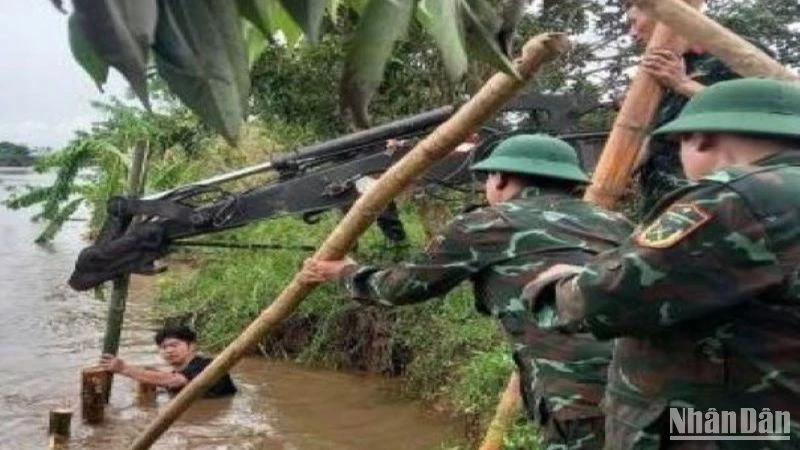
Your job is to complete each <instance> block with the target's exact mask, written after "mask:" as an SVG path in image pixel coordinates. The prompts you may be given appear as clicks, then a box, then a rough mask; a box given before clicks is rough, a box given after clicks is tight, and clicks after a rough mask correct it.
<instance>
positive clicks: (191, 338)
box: [156, 325, 197, 345]
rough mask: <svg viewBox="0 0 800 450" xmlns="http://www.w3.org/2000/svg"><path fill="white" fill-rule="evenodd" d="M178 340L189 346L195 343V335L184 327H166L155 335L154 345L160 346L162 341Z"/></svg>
mask: <svg viewBox="0 0 800 450" xmlns="http://www.w3.org/2000/svg"><path fill="white" fill-rule="evenodd" d="M169 338H172V339H179V340H181V341H184V342H186V343H187V344H191V343H194V342H196V341H197V334H196V333H195V332H194V331H192V329H191V328H189V327H187V326H186V325H168V326H165V327H164V328H162V329H160V330H158V332H157V333H156V345H161V343H162V342H164V339H169Z"/></svg>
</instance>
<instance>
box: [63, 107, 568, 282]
mask: <svg viewBox="0 0 800 450" xmlns="http://www.w3.org/2000/svg"><path fill="white" fill-rule="evenodd" d="M579 105H580V103H579V102H578V101H576V100H574V99H571V100H568V99H565V98H564V97H561V96H544V95H541V94H534V95H529V96H527V97H521V98H518V99H516V100H515V101H514V102H512V103H511V104H510V105H509V106H508V107H507V111H514V112H525V113H528V114H529V116H528V117H527V118H526V120H528V121H529V124H528V126H527V127H524V128H523V129H522V131H531V128H533V129H535V131H545V132H550V133H554V134H557V133H559V132H560V131H562V130H565V131H572V130H570V128H571V125H572V124H573V123H574V121H575V119H576V118H577V117H578V116H579V113H580V110H579ZM454 110H455V109H454V108H453V107H452V106H446V107H442V108H439V109H436V110H433V111H429V112H426V113H422V114H419V115H416V116H412V117H409V118H406V119H401V120H398V121H394V122H391V123H388V124H385V125H381V126H378V127H375V128H371V129H368V130H364V131H360V132H356V133H352V134H349V135H346V136H343V137H340V138H337V139H334V140H331V141H327V142H323V143H320V144H316V145H312V146H309V147H305V148H303V149H299V150H297V151H295V152H293V153H290V154H285V155H281V156H278V157H276V158H273V159H272V160H270V161H268V162H266V163H263V164H260V165H257V166H252V167H248V168H245V169H242V170H239V171H236V172H231V173H228V174H224V175H220V176H217V177H214V178H210V179H208V180H203V181H200V182H197V183H194V184H191V185H188V186H183V187H180V188H176V189H173V190H170V191H167V192H164V193H160V194H155V195H151V196H148V197H145V198H142V199H136V198H126V197H114V198H112V199H110V200H109V202H108V205H107V208H108V210H107V212H108V218H107V220H106V223H105V224H104V226H103V228H102V229H101V231H100V234H99V236H98V239H97V241H96V242H95V243H94V245H92V246H90V247H87V248H86V249H84V250H83V251H81V253H80V255H79V256H78V259H77V261H76V264H75V270H74V272H73V273H72V275H71V277H70V279H69V285H70V286H71V287H72V288H73V289H75V290H79V291H80V290H86V289H90V288H92V287H95V286H97V285H99V284H101V283H103V282H105V281H109V280H112V279H114V278H116V277H118V276H120V275H123V274H126V273H137V274H153V273H157V272H158V271H159V270H158V269H156V267H155V264H154V263H155V261H156V260H158V259H160V258H163V257H164V256H165V255H167V254H168V253H169V252H170V250H172V249H173V248H174V247H175V246H176V245H179V244H180V243H182V242H185V241H183V240H185V239H187V238H191V237H195V236H200V235H206V234H210V233H216V232H220V231H223V230H229V229H232V228H237V227H241V226H245V225H248V224H250V223H253V222H256V221H260V220H266V219H270V218H276V217H280V216H286V215H299V216H302V217H303V219H304V220H305V221H306V222H308V223H314V221H315V220H316V216H318V215H319V214H321V213H324V212H326V211H329V210H332V209H341V210H345V209H347V208H349V207H350V206H351V205H352V204H353V203H354V202H355V201H356V199H357V198H358V196H359V195H360V194H361V193H363V192H364V190H365V189H366V188H367V187H368V186H369V184H370V183H371V181H373V180H374V178H376V177H377V176H379V175H380V173H382V172H383V171H385V170H386V169H388V168H389V167H391V166H392V165H393V164H394V163H395V162H397V161H398V160H400V159H401V158H402V157H403V156H405V154H406V153H408V152H409V151H410V150H411V148H412V147H413V144H414V143H415V142H416V141H417V140H418V139H420V138H422V137H423V136H425V135H426V134H427V133H429V132H430V130H432V129H433V128H434V127H436V126H437V125H439V124H440V123H442V122H444V121H445V120H447V119H448V118H449V117H450V116H451V115H452V113H453V112H454ZM542 114H544V118H542V117H541V115H542ZM503 132H504V130H502V126H498V125H492V124H490V125H489V126H487V127H485V128H484V129H482V130H480V131H479V132H478V133H476V135H475V138H474V139H473V140H472V142H466V143H464V144H462V145H461V146H459V147H458V148H457V149H455V150H454V151H453V152H452V153H451V154H450V155H448V157H446V158H445V159H443V160H442V161H440V162H438V163H437V164H435V165H434V167H432V168H431V169H430V170H429V171H428V172H426V173H425V174H424V176H423V177H422V178H421V179H420V180H419V181H418V183H417V184H418V185H423V186H426V185H442V186H445V187H453V186H462V185H465V184H469V183H470V182H472V181H474V179H473V178H472V174H471V173H470V171H469V166H470V165H471V164H472V163H473V162H475V161H477V160H480V159H482V158H483V157H485V154H486V153H488V151H489V150H491V147H492V144H493V143H494V142H495V141H496V140H497V139H498V138H499V137H500V136H502V135H503ZM582 136H583V135H576V136H574V138H575V139H581V138H582ZM567 139H569V137H568V136H567ZM268 172H272V173H275V174H277V177H276V178H275V179H274V180H272V181H270V182H267V183H265V184H263V185H261V186H258V187H256V188H254V189H250V190H247V191H244V192H230V191H227V190H225V189H223V188H222V187H221V185H222V184H224V183H227V182H230V181H233V180H238V179H242V178H245V177H249V176H253V175H255V174H260V173H268ZM377 223H378V226H379V227H380V228H381V231H382V232H383V233H384V235H386V237H387V238H389V239H390V240H394V241H402V240H404V239H405V232H404V230H403V227H402V223H400V221H399V219H398V217H397V213H396V209H395V205H394V204H391V205H390V207H389V208H388V209H387V210H386V211H384V212H383V213H382V214H381V215H380V217H378V220H377Z"/></svg>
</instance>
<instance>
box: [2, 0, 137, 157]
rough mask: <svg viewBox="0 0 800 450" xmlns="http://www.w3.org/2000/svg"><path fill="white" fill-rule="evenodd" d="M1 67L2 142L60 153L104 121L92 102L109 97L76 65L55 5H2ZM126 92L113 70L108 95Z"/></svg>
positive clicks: (30, 1) (35, 1)
mask: <svg viewBox="0 0 800 450" xmlns="http://www.w3.org/2000/svg"><path fill="white" fill-rule="evenodd" d="M65 4H69V2H65ZM0 64H1V65H2V66H0V141H12V142H18V143H22V144H27V145H30V146H34V147H39V146H51V147H59V146H61V145H63V144H65V143H66V142H67V141H68V140H69V138H70V137H72V134H73V132H74V131H75V130H76V129H79V128H84V127H86V126H87V125H89V124H90V123H91V122H92V121H94V120H97V119H98V118H99V116H98V115H97V114H96V113H95V112H94V111H93V109H92V108H91V106H90V105H89V102H90V101H91V100H100V99H102V98H103V94H101V93H100V92H99V91H98V90H97V88H96V87H95V85H94V82H93V81H92V80H91V78H89V76H88V75H87V74H86V73H85V72H84V71H83V69H81V67H80V66H78V64H77V63H76V62H74V60H73V59H72V55H71V53H70V50H69V43H68V41H67V16H66V15H64V14H61V13H60V12H59V11H58V10H56V9H55V8H53V6H52V5H51V3H50V1H49V0H0ZM125 90H126V84H125V83H124V81H123V79H122V78H121V77H120V76H119V75H118V74H117V73H116V72H114V70H113V69H112V71H111V76H110V77H109V82H108V83H107V84H106V86H105V91H106V94H116V95H123V94H124V93H125Z"/></svg>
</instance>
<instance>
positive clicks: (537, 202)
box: [304, 135, 632, 450]
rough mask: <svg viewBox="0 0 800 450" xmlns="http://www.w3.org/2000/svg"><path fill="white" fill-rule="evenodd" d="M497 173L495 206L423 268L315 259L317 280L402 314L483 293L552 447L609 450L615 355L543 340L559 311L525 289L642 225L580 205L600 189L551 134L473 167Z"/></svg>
mask: <svg viewBox="0 0 800 450" xmlns="http://www.w3.org/2000/svg"><path fill="white" fill-rule="evenodd" d="M472 169H473V170H475V171H480V172H484V173H487V172H488V173H489V175H488V178H487V180H486V185H485V188H486V197H487V199H488V201H489V204H490V206H488V207H485V208H482V209H477V210H473V211H472V212H469V213H467V214H463V215H460V216H458V217H456V218H455V219H454V220H453V221H452V222H450V223H449V224H448V226H447V227H446V228H445V230H444V231H443V232H442V234H441V235H439V236H438V237H437V238H436V239H434V240H433V242H432V243H431V244H430V245H429V246H428V247H427V248H426V249H425V251H424V252H422V253H421V254H419V255H418V256H417V257H416V258H415V259H414V260H413V261H412V262H407V263H402V264H399V265H396V266H394V267H389V268H383V269H382V268H378V267H373V266H368V265H358V264H356V263H355V262H354V261H353V260H351V259H349V258H348V259H344V260H340V261H321V260H313V259H309V260H307V261H306V264H305V268H304V276H305V278H306V279H307V280H310V281H323V280H339V281H340V282H341V283H342V284H343V286H344V287H345V289H346V290H347V291H348V293H349V294H350V296H352V297H353V298H354V299H355V300H357V301H359V302H362V303H364V304H367V305H380V306H395V305H406V304H411V303H417V302H422V301H425V300H428V299H431V298H434V297H442V296H444V295H445V294H446V293H447V292H449V291H450V290H451V289H453V288H455V287H456V286H457V285H458V284H460V283H461V282H463V281H466V280H470V281H472V283H473V288H474V293H475V306H476V308H477V310H478V311H479V312H480V313H482V314H486V315H491V316H493V317H496V318H497V319H499V321H500V323H501V325H502V327H503V329H504V331H505V332H506V334H507V337H508V338H509V340H510V342H511V343H512V344H513V345H514V349H515V351H514V360H515V362H516V364H517V367H518V369H519V371H520V374H521V377H520V378H521V391H522V393H523V400H524V403H525V406H526V410H527V412H528V415H529V417H530V418H531V420H534V421H535V422H536V423H538V424H539V426H540V429H541V430H542V435H543V439H544V441H545V443H546V445H545V447H543V448H546V449H549V450H558V449H564V450H566V449H577V450H580V449H587V450H588V449H599V448H601V447H602V442H603V417H602V413H601V412H600V410H599V407H598V403H599V401H600V399H601V398H602V394H603V391H604V389H605V381H606V373H607V368H608V364H609V362H610V356H611V349H610V346H609V345H608V343H600V342H598V341H597V340H595V339H593V338H591V337H589V336H588V335H572V336H569V335H564V334H561V333H552V332H550V333H543V332H542V331H541V329H540V327H539V325H549V324H550V323H551V321H552V320H553V318H554V317H555V311H554V310H553V309H552V308H542V309H540V310H536V311H532V310H530V309H529V308H528V307H527V305H525V304H523V303H522V302H521V301H520V294H521V292H522V289H523V287H524V286H525V285H526V283H528V282H529V281H531V280H533V279H534V277H535V276H536V275H537V274H539V273H540V272H541V271H543V270H545V269H547V268H548V267H550V266H552V265H554V264H556V263H567V262H570V261H571V262H572V263H578V264H580V263H582V262H583V261H586V260H587V259H588V258H589V257H590V256H591V255H594V254H597V253H599V252H601V251H604V250H607V249H609V248H612V247H614V246H616V245H618V244H619V242H620V239H622V238H623V237H625V236H627V235H628V234H630V232H631V231H632V226H631V225H630V224H629V222H628V221H627V219H625V218H624V217H623V216H621V215H618V214H616V213H612V212H609V211H606V210H604V209H602V208H600V207H597V206H594V205H592V204H589V203H586V202H584V201H582V200H580V199H577V198H574V197H573V196H572V195H571V194H572V193H573V192H575V191H576V188H577V187H580V186H581V185H584V184H586V183H587V182H588V177H587V176H586V174H585V173H584V172H583V171H582V170H581V169H580V168H579V163H578V158H577V155H576V152H575V150H574V149H573V148H572V147H571V146H570V145H569V144H567V143H566V142H564V141H562V140H559V139H555V138H552V137H547V136H544V135H518V136H514V137H511V138H509V139H507V140H505V141H503V142H502V143H500V145H499V146H498V147H497V148H496V149H495V151H494V152H492V154H491V156H490V157H489V158H487V159H485V160H484V161H481V162H479V163H478V164H476V165H475V166H473V167H472Z"/></svg>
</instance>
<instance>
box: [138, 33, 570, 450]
mask: <svg viewBox="0 0 800 450" xmlns="http://www.w3.org/2000/svg"><path fill="white" fill-rule="evenodd" d="M569 45H570V44H569V41H568V39H567V37H566V36H565V35H563V34H561V33H546V34H542V35H539V36H537V37H535V38H533V39H531V40H530V41H528V42H527V43H526V45H525V47H524V48H523V55H522V58H520V59H519V60H517V61H515V64H516V68H517V71H518V72H519V74H520V76H521V79H518V78H516V77H513V76H510V75H508V74H505V73H498V74H496V75H494V76H493V77H492V78H491V79H490V80H489V81H488V82H487V83H486V84H485V85H484V86H483V88H481V90H480V91H479V92H478V93H477V94H476V95H475V96H474V97H473V98H472V99H470V101H469V102H467V103H466V104H465V105H464V106H463V107H461V108H460V109H459V110H458V111H457V112H456V113H455V114H454V115H453V116H452V117H450V119H448V120H447V121H446V122H445V123H443V124H441V125H440V126H439V127H437V128H436V130H434V131H433V133H431V134H430V135H428V136H427V137H426V138H425V139H423V140H422V141H420V142H419V143H418V144H417V145H416V146H414V148H413V149H412V150H411V152H409V153H408V154H406V156H404V157H403V159H401V160H400V161H398V162H397V163H396V164H395V165H394V166H392V167H391V168H390V169H389V170H388V171H386V173H384V174H383V175H382V176H381V177H380V179H379V180H378V181H377V182H376V183H375V184H374V185H373V186H372V187H371V188H370V189H369V190H368V191H367V192H365V193H364V195H362V196H361V197H360V198H359V199H358V201H356V203H355V204H354V205H353V207H352V208H350V210H349V211H348V213H347V215H345V216H344V218H343V219H342V220H341V221H340V222H339V224H338V225H337V227H336V229H334V230H333V232H332V233H331V234H330V236H328V238H327V239H326V240H325V242H324V243H323V244H322V246H321V247H320V248H319V250H318V251H317V252H316V254H315V257H316V258H319V259H323V260H330V259H339V258H342V257H344V256H345V254H346V253H347V251H348V250H349V249H350V247H352V245H353V243H355V241H356V239H358V237H359V236H360V235H361V234H362V233H363V232H364V231H365V230H366V229H367V228H368V227H369V226H370V224H372V223H373V222H374V221H375V219H376V218H377V217H378V215H379V214H380V212H381V211H383V210H384V209H385V208H386V206H387V205H388V204H389V202H390V201H391V200H392V199H393V198H394V197H395V196H396V195H397V194H398V193H399V192H401V191H402V190H403V189H405V188H406V187H408V186H409V185H410V184H412V183H413V182H414V181H415V180H416V179H418V178H419V177H420V176H421V175H422V174H423V173H424V172H425V171H426V170H427V169H428V168H429V167H430V166H431V165H433V163H435V162H436V161H438V160H440V159H442V158H444V157H445V156H447V154H448V153H449V152H450V151H451V149H453V148H455V147H456V146H457V145H458V144H460V143H462V142H463V141H464V140H465V139H467V137H469V135H470V134H471V133H472V132H473V131H474V130H475V129H477V128H478V127H479V126H480V125H481V124H482V123H483V122H485V121H486V120H487V119H489V118H490V117H491V116H493V115H494V114H496V113H497V112H498V111H499V110H500V108H501V107H502V106H503V104H505V103H506V102H507V101H509V100H510V99H511V98H512V97H513V96H514V95H515V94H516V93H517V92H518V91H519V90H520V89H522V87H524V86H525V84H526V82H527V81H528V80H529V79H530V78H531V77H532V76H533V74H535V73H536V71H537V70H539V68H540V67H541V66H542V65H543V64H544V63H546V62H549V61H551V60H553V59H555V58H556V57H558V56H559V55H560V54H562V53H564V52H565V51H566V50H567V49H568V48H569ZM315 286H316V284H315V283H314V284H307V283H304V282H303V281H301V279H300V275H299V273H298V274H296V275H295V277H294V278H293V279H292V281H291V282H290V283H289V285H288V286H287V287H286V288H285V289H284V290H283V292H281V294H280V295H279V296H278V298H276V299H275V300H274V301H273V302H272V304H271V305H270V306H269V307H268V308H267V309H266V310H264V311H263V312H262V313H261V314H260V315H259V317H258V318H256V320H255V321H253V323H251V324H250V325H249V326H248V327H247V329H245V330H244V332H243V333H242V334H241V335H239V337H238V338H236V340H235V341H233V342H232V343H231V344H230V345H228V347H227V348H225V350H224V351H223V352H222V353H220V354H219V355H218V356H217V357H216V358H214V361H213V362H212V363H211V364H210V365H209V366H208V367H206V369H205V370H204V371H203V372H201V373H200V375H199V376H197V377H196V378H195V379H193V380H192V381H191V383H189V384H188V385H187V386H186V387H184V388H183V389H182V390H181V392H180V393H179V394H178V395H177V396H176V397H175V398H174V399H173V400H172V401H171V402H170V403H169V404H168V405H167V407H166V408H165V409H164V410H163V411H162V412H161V414H159V416H158V417H157V418H156V419H155V420H154V421H153V422H152V423H150V424H149V425H148V427H147V429H145V430H144V431H143V432H142V433H141V434H140V435H139V436H138V437H137V438H136V440H135V441H134V442H133V444H132V445H131V446H130V447H129V449H130V450H145V449H148V448H150V446H151V445H152V444H153V443H154V442H155V441H156V439H158V437H159V436H160V435H161V434H162V433H163V432H164V431H166V429H167V428H169V426H170V424H172V422H174V421H175V420H176V419H177V418H178V416H180V414H181V413H182V412H183V411H185V410H186V409H187V408H188V407H189V405H190V404H191V403H192V402H193V401H194V400H195V399H197V398H199V397H200V396H201V395H202V394H203V393H204V392H205V391H206V390H207V389H208V388H209V387H210V386H211V385H212V384H213V383H215V382H216V381H217V380H218V379H219V378H220V377H221V376H222V375H223V374H224V373H226V372H227V371H228V370H229V369H230V368H231V367H233V365H234V364H236V362H237V361H239V360H240V359H241V358H242V356H243V355H244V353H245V352H246V351H247V350H248V349H249V348H252V347H253V346H255V345H256V344H257V342H258V340H259V339H261V338H262V337H263V336H264V335H265V334H266V333H267V331H269V330H270V329H271V328H272V327H274V326H275V325H276V324H277V323H278V322H280V321H281V320H283V319H284V318H285V317H287V316H288V315H289V314H290V313H291V312H292V310H294V308H295V307H296V306H297V305H298V304H299V303H300V301H302V300H303V299H304V298H305V297H306V296H307V295H308V294H309V293H310V292H311V291H312V290H313V289H314V287H315Z"/></svg>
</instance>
